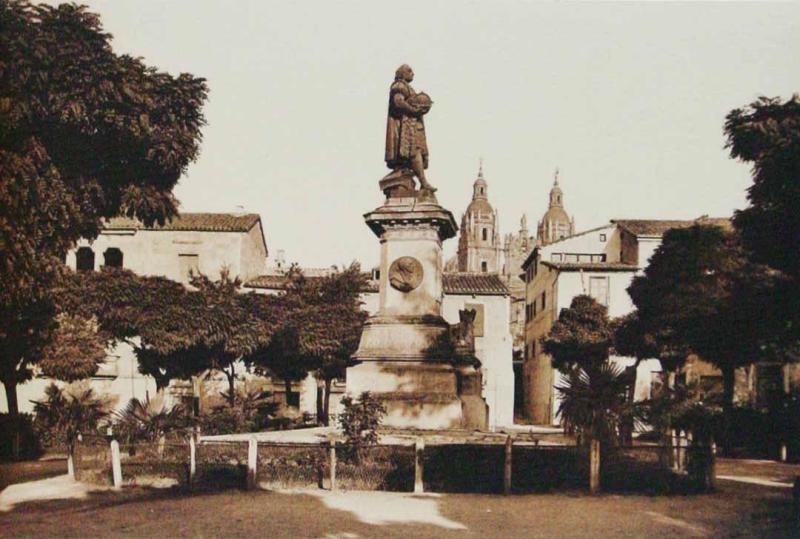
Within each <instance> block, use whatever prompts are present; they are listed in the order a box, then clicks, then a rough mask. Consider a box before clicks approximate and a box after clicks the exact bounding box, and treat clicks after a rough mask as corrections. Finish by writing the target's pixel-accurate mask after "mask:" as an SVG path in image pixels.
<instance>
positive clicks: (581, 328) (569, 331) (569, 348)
mask: <svg viewBox="0 0 800 539" xmlns="http://www.w3.org/2000/svg"><path fill="white" fill-rule="evenodd" d="M613 341H614V332H613V328H612V326H611V322H610V321H609V319H608V311H607V309H606V308H605V307H604V306H603V305H600V304H599V303H597V301H595V300H594V298H592V297H590V296H586V295H580V296H575V297H574V298H573V300H572V303H571V304H570V306H569V309H563V310H562V311H561V313H559V315H558V320H556V322H555V323H554V324H553V327H552V328H551V329H550V332H549V333H548V335H547V337H546V338H545V339H544V340H543V341H542V344H543V345H544V351H545V352H546V353H547V354H549V355H551V356H552V358H553V366H554V367H555V368H557V369H559V370H561V371H563V372H569V371H571V370H573V369H574V368H576V367H583V368H585V369H590V368H593V367H594V366H599V365H600V364H601V363H603V362H604V361H605V360H606V359H608V354H609V348H610V347H611V345H612V343H613Z"/></svg>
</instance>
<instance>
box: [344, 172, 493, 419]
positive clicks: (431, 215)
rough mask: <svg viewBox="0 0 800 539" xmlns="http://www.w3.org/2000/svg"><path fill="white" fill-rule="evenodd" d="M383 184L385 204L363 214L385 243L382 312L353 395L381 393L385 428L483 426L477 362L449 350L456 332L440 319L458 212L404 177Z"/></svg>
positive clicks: (367, 336) (360, 359)
mask: <svg viewBox="0 0 800 539" xmlns="http://www.w3.org/2000/svg"><path fill="white" fill-rule="evenodd" d="M387 178H388V177H387ZM412 182H413V180H412ZM411 186H412V189H413V183H412V184H411ZM381 187H382V188H384V190H385V192H386V194H387V198H386V202H385V203H384V204H383V205H382V206H380V207H379V208H377V209H375V210H374V211H372V212H369V213H367V214H366V215H365V216H364V218H365V220H366V222H367V225H368V226H369V227H370V229H372V231H373V232H374V233H375V235H376V236H378V238H379V239H380V244H381V264H380V285H379V309H378V312H377V313H376V314H375V315H374V316H372V317H371V318H370V319H369V320H368V321H367V322H366V324H365V325H364V330H363V333H362V335H361V342H360V344H359V348H358V350H357V351H356V353H355V354H354V356H353V360H354V365H353V366H351V367H350V368H348V369H347V392H348V393H349V394H351V395H353V396H354V397H357V396H358V395H360V394H361V393H362V392H363V391H370V392H371V393H373V394H375V395H376V396H378V397H379V398H380V399H381V400H382V401H383V403H384V405H385V406H386V409H387V415H386V417H385V418H384V421H383V424H384V425H385V426H390V427H398V428H415V429H454V428H459V429H484V428H486V415H487V407H486V402H485V401H484V400H483V398H482V397H481V380H480V371H479V370H478V369H476V368H475V366H476V365H477V364H478V362H477V360H476V359H475V358H474V356H473V357H464V356H463V355H456V354H454V353H453V350H452V347H448V346H447V343H448V342H449V336H450V331H451V329H450V325H449V324H448V323H447V322H446V321H445V320H444V319H443V318H442V316H441V314H442V268H443V265H442V242H443V241H444V240H446V239H448V238H451V237H453V236H454V235H455V233H456V231H457V229H458V228H457V226H456V223H455V220H454V219H453V215H452V214H451V213H450V212H449V211H448V210H446V209H444V208H442V207H441V206H439V204H438V202H437V201H436V198H435V197H434V196H433V195H432V194H431V193H427V192H424V191H423V192H417V191H410V190H409V188H408V183H407V181H404V178H402V177H401V178H388V179H384V181H382V182H381ZM409 195H411V196H409Z"/></svg>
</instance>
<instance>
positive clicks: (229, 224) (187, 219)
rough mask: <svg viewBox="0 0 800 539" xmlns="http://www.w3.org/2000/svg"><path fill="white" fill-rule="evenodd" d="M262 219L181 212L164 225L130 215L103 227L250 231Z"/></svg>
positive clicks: (115, 228) (114, 219)
mask: <svg viewBox="0 0 800 539" xmlns="http://www.w3.org/2000/svg"><path fill="white" fill-rule="evenodd" d="M260 220H261V217H260V216H259V215H258V214H257V213H181V214H180V215H179V216H178V217H175V218H174V219H173V220H172V221H167V222H165V223H164V225H163V226H162V225H158V224H155V225H154V226H152V227H146V226H144V224H143V223H142V222H141V221H137V220H136V219H130V218H128V217H114V218H112V219H110V220H108V221H107V222H106V223H105V224H104V225H103V228H104V229H106V230H130V229H134V230H186V231H198V232H248V231H249V230H250V229H251V228H253V227H254V226H255V225H256V223H258V222H259V221H260Z"/></svg>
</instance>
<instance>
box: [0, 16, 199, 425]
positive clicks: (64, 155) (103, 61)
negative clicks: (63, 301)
mask: <svg viewBox="0 0 800 539" xmlns="http://www.w3.org/2000/svg"><path fill="white" fill-rule="evenodd" d="M0 28H2V29H3V30H2V32H0V290H2V293H0V378H2V382H3V385H4V387H5V390H6V396H7V399H8V408H9V413H10V414H11V415H12V416H16V414H17V413H18V406H17V400H16V386H17V384H18V383H20V382H22V381H25V380H27V379H28V378H29V377H30V376H31V373H32V371H31V368H32V366H33V365H35V364H36V363H37V362H38V361H39V360H40V359H41V352H42V350H43V348H44V347H45V346H46V345H47V343H48V342H49V341H50V338H51V335H52V332H53V330H54V329H55V328H56V323H55V320H54V317H55V315H56V314H57V309H56V308H55V305H54V304H53V301H52V299H51V296H50V293H49V291H50V288H51V287H52V285H53V284H54V283H55V282H56V280H57V279H58V278H59V277H60V275H61V273H62V270H63V259H64V256H65V255H66V252H67V250H68V249H69V248H70V247H71V246H72V245H73V244H74V243H75V242H76V241H77V240H78V239H79V238H81V237H85V238H93V237H95V236H96V235H97V234H98V231H99V229H100V227H101V221H102V219H103V218H109V217H112V216H115V215H118V214H120V213H122V214H125V215H127V216H129V217H135V218H138V219H140V220H142V221H143V222H145V223H146V224H152V223H153V222H162V223H163V222H164V221H165V220H166V219H169V218H171V217H173V216H174V215H175V214H176V212H177V203H176V201H175V199H174V197H173V196H172V189H173V187H174V186H175V185H176V183H177V181H178V178H179V177H180V176H181V174H182V173H183V172H184V171H185V169H186V167H187V165H188V164H189V163H190V162H192V161H194V160H195V159H196V158H197V155H198V152H199V142H200V138H201V134H200V129H201V127H202V126H203V124H204V118H203V115H202V112H201V107H202V104H203V102H204V101H205V99H206V95H207V87H206V84H205V81H204V80H203V79H200V78H196V77H193V76H192V75H189V74H181V75H179V76H177V77H172V76H170V75H168V74H166V73H161V72H158V71H156V70H155V69H154V68H152V67H148V66H146V65H145V64H144V63H143V62H142V61H141V60H139V59H136V58H132V57H130V56H127V55H117V54H115V53H114V52H113V50H112V49H111V45H110V41H111V36H110V35H109V34H107V33H105V32H103V29H102V27H101V24H100V20H99V17H98V16H97V15H95V14H93V13H90V12H89V11H87V10H86V8H85V7H81V6H76V5H74V4H62V5H60V6H58V7H52V6H47V5H32V4H30V3H28V2H25V1H22V0H4V1H2V2H0Z"/></svg>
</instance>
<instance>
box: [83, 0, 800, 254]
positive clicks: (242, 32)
mask: <svg viewBox="0 0 800 539" xmlns="http://www.w3.org/2000/svg"><path fill="white" fill-rule="evenodd" d="M87 3H88V4H89V5H90V7H91V8H92V10H93V11H96V12H99V13H100V14H101V17H102V21H103V24H104V26H105V29H106V30H107V31H108V32H110V33H112V34H113V35H114V40H113V42H112V43H113V46H114V49H115V50H116V51H117V52H120V53H130V54H132V55H134V56H141V57H143V58H144V60H145V61H146V63H148V64H149V65H152V66H156V67H158V68H159V69H161V70H165V71H168V72H170V73H173V74H177V73H179V72H187V71H188V72H191V73H193V74H195V75H197V76H202V77H205V78H206V79H208V85H209V87H210V90H211V93H210V98H209V101H208V103H207V105H206V107H205V114H206V117H207V119H208V126H207V127H206V128H205V129H204V132H203V133H204V140H203V144H202V151H201V154H200V158H199V160H198V161H197V162H196V163H194V164H192V165H191V167H190V168H189V171H188V174H187V175H186V176H185V177H184V178H182V179H181V181H180V184H179V186H178V188H177V190H176V195H177V196H178V198H179V199H180V201H181V203H182V210H183V211H218V212H225V211H234V210H235V208H236V206H239V205H241V206H244V207H245V210H246V211H248V212H256V213H259V214H261V217H262V220H263V223H264V226H265V232H266V236H267V245H268V248H269V250H270V255H271V256H272V255H274V254H276V253H277V251H278V249H284V250H285V251H286V258H287V259H288V260H289V261H297V262H299V263H301V264H302V265H304V266H314V267H321V266H329V265H331V264H339V265H341V264H346V263H349V262H350V261H351V260H354V259H355V260H359V261H361V262H362V264H363V265H364V266H365V267H369V266H372V265H374V264H376V263H377V261H378V252H379V245H378V242H377V239H376V238H375V237H374V236H373V234H372V233H371V232H370V231H369V229H368V228H367V227H366V225H365V224H364V221H363V217H362V215H363V214H364V213H365V212H367V211H369V210H371V209H373V208H375V207H377V206H379V205H380V204H381V202H382V194H381V193H380V190H379V189H378V180H380V179H381V178H382V177H383V176H384V175H385V174H386V173H387V172H388V170H387V169H386V167H385V164H384V162H383V145H384V134H385V125H386V108H387V100H388V89H389V85H390V83H391V82H392V80H393V77H394V71H395V69H396V68H397V66H398V65H400V64H402V63H408V64H410V65H411V66H412V67H413V68H414V71H415V73H416V79H415V81H414V83H413V86H414V88H415V89H416V90H417V91H425V92H427V93H428V94H430V96H431V97H432V98H433V100H434V106H433V108H432V110H431V112H430V113H429V114H428V115H427V116H426V129H427V135H428V146H429V149H430V168H429V169H428V177H429V179H430V181H431V182H432V183H433V184H434V185H436V186H437V187H438V188H439V192H438V193H437V196H438V198H439V202H440V203H441V204H442V205H443V206H445V207H446V208H448V209H450V210H451V211H452V212H453V214H454V215H455V216H456V219H457V220H459V222H460V216H461V213H462V212H463V211H464V209H465V208H466V205H467V204H468V202H469V200H470V196H471V193H472V182H473V181H474V180H475V177H476V172H477V168H478V159H479V157H483V159H484V172H485V177H486V180H487V182H488V184H489V200H490V202H491V203H492V205H493V206H494V207H495V208H497V209H498V210H499V214H500V231H501V233H503V234H505V233H506V232H511V231H516V230H517V229H518V226H519V218H520V216H521V215H522V214H523V213H527V215H528V221H529V226H530V229H531V231H532V232H535V223H536V221H537V220H538V219H539V218H540V217H541V215H542V214H543V213H544V211H545V209H546V207H547V195H548V192H549V189H550V186H551V184H552V181H553V171H554V169H555V168H556V167H559V168H560V170H561V174H560V183H561V186H562V188H563V190H564V200H565V206H566V209H567V211H568V212H569V213H570V214H571V215H573V216H574V217H575V222H576V226H577V229H578V230H585V229H588V228H591V227H593V226H598V225H601V224H603V223H606V222H607V221H608V220H609V219H612V218H620V217H628V218H694V217H698V216H700V215H702V214H709V215H712V216H727V215H730V214H731V212H732V211H733V210H734V209H735V208H741V207H743V206H744V205H745V202H746V200H745V189H746V188H747V186H748V185H749V184H750V173H749V170H748V167H747V166H746V165H744V164H741V163H737V162H734V161H732V160H731V159H729V158H728V155H727V152H726V151H725V149H724V144H725V141H724V137H723V131H722V129H723V122H724V118H725V115H726V113H727V112H728V111H730V110H731V109H733V108H736V107H739V106H743V105H746V104H748V103H750V102H751V101H753V100H754V99H756V98H757V97H758V96H760V95H768V96H782V97H784V98H785V97H788V96H790V95H791V94H792V93H793V92H797V91H800V54H798V51H800V4H798V3H758V4H755V3H753V4H748V3H691V4H689V3H666V4H661V3H642V4H637V3H625V4H615V3H602V4H588V3H570V2H558V3H552V2H551V3H533V2H518V1H502V2H489V1H485V2H455V1H449V2H432V1H425V2H413V1H404V2H402V3H399V2H392V3H388V2H387V3H377V2H373V1H365V2H322V1H320V2H286V1H284V2H267V1H249V2H245V1H239V2H224V1H221V0H220V1H208V0H191V1H190V0H186V1H169V2H165V1H155V0H148V1H142V0H113V1H111V0H107V1H90V2H87ZM455 247H456V241H455V240H449V241H448V242H447V243H446V244H445V252H446V254H448V255H449V254H452V253H454V252H455Z"/></svg>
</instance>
